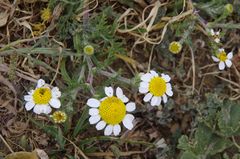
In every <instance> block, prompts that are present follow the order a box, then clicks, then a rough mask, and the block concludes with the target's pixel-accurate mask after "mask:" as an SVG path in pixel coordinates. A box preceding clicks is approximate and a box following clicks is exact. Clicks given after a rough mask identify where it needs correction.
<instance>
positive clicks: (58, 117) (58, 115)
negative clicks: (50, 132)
mask: <svg viewBox="0 0 240 159" xmlns="http://www.w3.org/2000/svg"><path fill="white" fill-rule="evenodd" d="M51 117H52V118H53V120H54V122H55V123H63V122H65V121H66V120H67V114H66V113H65V112H62V111H56V112H54V113H53V115H52V116H51Z"/></svg>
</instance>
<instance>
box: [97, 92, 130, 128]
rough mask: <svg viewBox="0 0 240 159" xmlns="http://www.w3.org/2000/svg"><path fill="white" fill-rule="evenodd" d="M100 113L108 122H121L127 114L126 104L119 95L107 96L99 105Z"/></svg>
mask: <svg viewBox="0 0 240 159" xmlns="http://www.w3.org/2000/svg"><path fill="white" fill-rule="evenodd" d="M99 115H100V116H101V118H102V120H103V121H105V122H106V123H107V124H111V125H115V124H119V123H120V122H121V121H122V120H123V118H124V117H125V115H126V106H125V104H124V103H123V102H122V101H121V100H120V99H118V98H117V97H107V98H106V99H104V100H103V101H102V102H101V104H100V106H99Z"/></svg>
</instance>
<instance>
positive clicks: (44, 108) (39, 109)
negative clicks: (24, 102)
mask: <svg viewBox="0 0 240 159" xmlns="http://www.w3.org/2000/svg"><path fill="white" fill-rule="evenodd" d="M51 111H52V109H51V107H50V106H48V105H35V107H34V108H33V112H34V113H36V114H42V113H43V114H49V113H50V112H51Z"/></svg>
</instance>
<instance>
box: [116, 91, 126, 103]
mask: <svg viewBox="0 0 240 159" xmlns="http://www.w3.org/2000/svg"><path fill="white" fill-rule="evenodd" d="M116 95H117V97H118V98H119V99H121V100H122V102H123V103H127V102H128V101H129V99H128V98H127V97H126V96H125V95H124V94H123V91H122V89H121V88H120V87H118V88H117V90H116Z"/></svg>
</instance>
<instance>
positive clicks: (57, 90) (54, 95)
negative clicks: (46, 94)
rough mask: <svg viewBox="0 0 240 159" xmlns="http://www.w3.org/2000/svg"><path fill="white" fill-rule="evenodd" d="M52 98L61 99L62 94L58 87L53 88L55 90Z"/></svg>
mask: <svg viewBox="0 0 240 159" xmlns="http://www.w3.org/2000/svg"><path fill="white" fill-rule="evenodd" d="M52 97H53V98H59V97H61V92H60V91H59V89H58V87H53V89H52Z"/></svg>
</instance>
